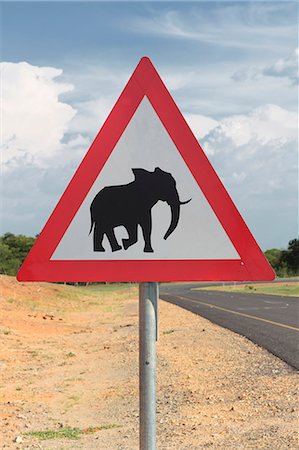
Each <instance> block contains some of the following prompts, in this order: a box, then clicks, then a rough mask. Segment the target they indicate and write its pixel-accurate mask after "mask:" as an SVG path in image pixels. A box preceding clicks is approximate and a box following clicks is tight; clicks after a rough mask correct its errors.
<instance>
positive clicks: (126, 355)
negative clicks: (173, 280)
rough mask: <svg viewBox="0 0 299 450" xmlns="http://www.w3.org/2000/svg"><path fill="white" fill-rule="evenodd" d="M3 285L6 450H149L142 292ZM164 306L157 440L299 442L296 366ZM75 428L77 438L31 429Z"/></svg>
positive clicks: (0, 432) (163, 446)
mask: <svg viewBox="0 0 299 450" xmlns="http://www.w3.org/2000/svg"><path fill="white" fill-rule="evenodd" d="M0 287H1V301H0V324H1V325H0V377H1V378H0V395H1V409H0V419H1V429H0V442H1V441H2V447H1V448H3V449H36V448H37V449H45V450H48V449H49V450H50V449H59V450H60V449H64V450H65V449H69V450H73V449H85V450H93V449H100V450H108V449H111V450H118V449H123V450H125V449H127V450H134V449H138V301H137V297H138V292H137V288H136V287H132V286H130V285H127V286H126V287H124V288H122V289H119V290H118V291H117V292H108V291H109V286H108V287H107V290H102V291H99V292H92V291H90V290H87V289H84V288H76V287H71V286H63V285H54V284H46V283H36V284H34V283H30V284H24V283H17V282H16V281H15V280H14V278H12V277H7V276H1V278H0ZM159 309H160V311H159V320H160V323H159V329H160V333H159V335H160V337H159V342H158V344H157V355H158V361H157V362H158V370H157V434H158V448H159V449H160V450H168V449H169V450H172V449H173V450H187V449H188V450H191V449H192V450H200V449H207V448H211V449H234V450H236V449H237V450H239V449H269V450H270V449H271V450H273V449H297V448H298V435H297V429H298V403H297V399H296V394H297V392H296V391H297V374H296V372H295V371H294V370H293V369H292V368H290V367H288V366H287V364H285V363H284V362H282V361H280V360H279V359H278V358H276V357H274V356H273V355H271V354H269V353H268V352H267V351H265V350H263V349H261V348H259V347H258V346H256V345H254V344H253V343H251V342H250V341H248V340H247V339H245V338H243V337H241V336H238V335H236V334H234V333H232V332H230V331H228V330H225V329H222V328H220V327H218V326H216V325H214V324H212V323H210V322H209V321H208V320H205V319H203V318H200V317H199V316H196V315H194V314H192V313H190V312H187V311H184V310H183V309H180V308H178V307H176V306H174V305H169V304H167V303H164V302H162V301H161V302H160V305H159ZM67 427H71V428H77V429H79V430H81V434H80V437H79V439H78V440H71V439H69V438H61V437H60V438H55V439H47V440H40V439H39V438H37V437H33V436H30V435H28V434H26V433H30V432H37V431H45V430H52V431H55V430H58V431H59V430H60V431H61V430H64V429H65V428H67ZM16 439H17V441H19V443H17V442H15V440H16Z"/></svg>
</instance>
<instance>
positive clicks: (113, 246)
mask: <svg viewBox="0 0 299 450" xmlns="http://www.w3.org/2000/svg"><path fill="white" fill-rule="evenodd" d="M106 234H107V237H108V239H109V243H110V246H111V250H112V251H113V252H116V251H117V250H121V249H122V247H121V246H120V245H119V243H118V242H117V240H116V237H115V233H114V229H113V228H110V229H109V230H107V231H106Z"/></svg>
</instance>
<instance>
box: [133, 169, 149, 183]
mask: <svg viewBox="0 0 299 450" xmlns="http://www.w3.org/2000/svg"><path fill="white" fill-rule="evenodd" d="M132 172H133V174H134V176H135V180H136V181H139V180H140V181H142V180H144V178H145V177H146V176H147V175H148V174H149V173H150V172H148V171H147V170H145V169H132Z"/></svg>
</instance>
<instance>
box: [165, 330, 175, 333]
mask: <svg viewBox="0 0 299 450" xmlns="http://www.w3.org/2000/svg"><path fill="white" fill-rule="evenodd" d="M171 333H174V330H168V331H163V334H171Z"/></svg>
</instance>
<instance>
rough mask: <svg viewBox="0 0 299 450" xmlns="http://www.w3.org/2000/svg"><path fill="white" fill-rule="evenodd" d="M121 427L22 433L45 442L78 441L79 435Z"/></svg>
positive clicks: (102, 426) (100, 426) (104, 426)
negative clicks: (51, 440) (53, 440)
mask: <svg viewBox="0 0 299 450" xmlns="http://www.w3.org/2000/svg"><path fill="white" fill-rule="evenodd" d="M119 427H121V425H118V424H116V423H106V424H103V425H99V426H98V427H88V428H83V429H80V428H71V427H64V428H59V429H58V430H44V431H29V432H28V433H24V436H31V437H35V438H37V439H40V440H41V441H45V440H47V439H74V440H78V439H80V437H81V435H84V434H92V433H96V432H97V431H101V430H109V429H111V428H119Z"/></svg>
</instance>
